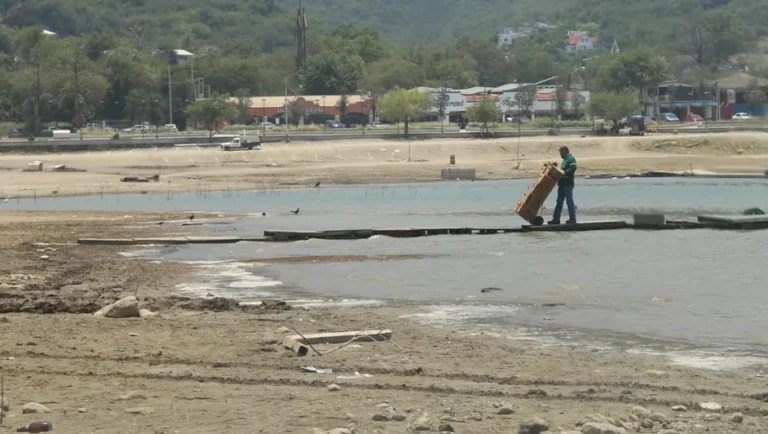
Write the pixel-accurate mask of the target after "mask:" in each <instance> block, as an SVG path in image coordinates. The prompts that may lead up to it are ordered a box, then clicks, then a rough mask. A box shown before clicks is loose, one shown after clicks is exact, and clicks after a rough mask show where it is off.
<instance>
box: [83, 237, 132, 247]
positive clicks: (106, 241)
mask: <svg viewBox="0 0 768 434" xmlns="http://www.w3.org/2000/svg"><path fill="white" fill-rule="evenodd" d="M77 244H89V245H113V246H130V245H132V244H134V241H133V238H78V239H77Z"/></svg>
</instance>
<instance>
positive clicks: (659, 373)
mask: <svg viewBox="0 0 768 434" xmlns="http://www.w3.org/2000/svg"><path fill="white" fill-rule="evenodd" d="M645 373H646V374H647V375H650V376H652V377H659V378H664V377H668V376H669V374H668V373H667V372H665V371H659V370H658V369H649V370H647V371H645Z"/></svg>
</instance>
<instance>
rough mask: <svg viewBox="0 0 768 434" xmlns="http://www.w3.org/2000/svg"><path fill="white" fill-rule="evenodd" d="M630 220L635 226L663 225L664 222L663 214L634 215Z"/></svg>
mask: <svg viewBox="0 0 768 434" xmlns="http://www.w3.org/2000/svg"><path fill="white" fill-rule="evenodd" d="M632 218H633V220H634V223H635V226H656V225H663V224H664V223H665V221H666V219H665V217H664V214H635V215H633V216H632Z"/></svg>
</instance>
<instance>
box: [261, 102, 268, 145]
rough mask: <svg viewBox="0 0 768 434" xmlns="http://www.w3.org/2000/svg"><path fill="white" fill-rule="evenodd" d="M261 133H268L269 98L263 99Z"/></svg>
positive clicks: (264, 134) (263, 134)
mask: <svg viewBox="0 0 768 434" xmlns="http://www.w3.org/2000/svg"><path fill="white" fill-rule="evenodd" d="M261 135H262V136H266V135H267V99H266V98H262V99H261Z"/></svg>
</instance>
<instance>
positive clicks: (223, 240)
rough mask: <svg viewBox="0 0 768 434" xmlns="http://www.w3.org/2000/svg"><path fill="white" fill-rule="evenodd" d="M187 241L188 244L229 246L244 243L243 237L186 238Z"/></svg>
mask: <svg viewBox="0 0 768 434" xmlns="http://www.w3.org/2000/svg"><path fill="white" fill-rule="evenodd" d="M184 238H186V240H187V244H227V243H239V242H240V241H243V238H242V237H193V236H188V237H184Z"/></svg>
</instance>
